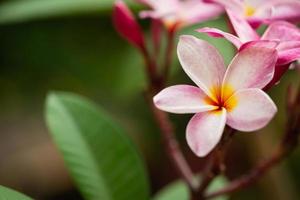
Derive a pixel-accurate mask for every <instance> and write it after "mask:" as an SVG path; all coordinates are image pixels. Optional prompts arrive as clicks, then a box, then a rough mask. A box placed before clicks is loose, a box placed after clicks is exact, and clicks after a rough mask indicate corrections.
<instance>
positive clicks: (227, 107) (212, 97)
mask: <svg viewBox="0 0 300 200" xmlns="http://www.w3.org/2000/svg"><path fill="white" fill-rule="evenodd" d="M262 43H264V42H262ZM177 52H178V57H179V60H180V63H181V65H182V68H183V70H184V71H185V72H186V74H187V75H188V76H189V77H190V78H191V79H192V80H193V81H194V82H195V83H196V85H197V86H198V87H195V86H190V85H175V86H171V87H168V88H166V89H164V90H162V91H161V92H160V93H159V94H157V95H156V96H155V97H154V104H155V105H156V107H157V108H159V109H161V110H164V111H167V112H171V113H178V114H180V113H196V114H195V115H194V116H193V117H192V119H191V120H190V122H189V123H188V125H187V129H186V139H187V142H188V145H189V146H190V148H191V149H192V151H193V152H194V153H195V154H196V155H197V156H200V157H203V156H206V155H207V154H208V153H209V152H210V151H211V150H212V149H213V148H214V147H215V146H216V145H217V143H218V142H219V140H220V138H221V136H222V133H223V130H224V127H225V124H228V125H229V126H231V127H232V128H234V129H237V130H240V131H255V130H258V129H260V128H263V127H264V126H265V125H267V124H268V123H269V121H270V120H271V119H272V118H273V116H274V115H275V113H276V111H277V108H276V105H275V104H274V103H273V101H272V100H271V99H270V97H269V96H268V95H267V94H266V93H265V92H263V91H262V90H261V88H263V87H264V86H265V85H266V84H267V83H268V82H269V81H270V80H271V79H272V77H273V74H274V66H275V62H276V60H277V51H276V50H275V49H269V48H263V47H256V46H250V47H248V48H245V49H243V50H242V51H240V52H239V53H238V54H237V55H236V56H235V57H234V58H233V60H232V61H231V64H230V65H229V66H228V68H227V70H226V69H225V66H224V61H223V59H222V57H221V55H220V54H219V52H218V51H217V49H216V48H215V47H213V46H212V45H210V44H209V43H207V42H206V41H203V40H200V39H197V38H195V37H193V36H181V37H180V40H179V44H178V48H177Z"/></svg>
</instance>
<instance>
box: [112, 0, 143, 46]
mask: <svg viewBox="0 0 300 200" xmlns="http://www.w3.org/2000/svg"><path fill="white" fill-rule="evenodd" d="M113 23H114V26H115V28H116V30H117V31H118V32H119V34H120V35H121V36H122V37H124V38H125V39H126V40H128V42H130V43H131V44H133V45H134V46H136V47H138V48H140V49H144V48H145V43H144V36H143V33H142V31H141V28H140V26H139V24H138V23H137V21H136V20H135V18H134V17H133V14H132V13H131V11H130V10H129V9H128V7H127V6H126V5H125V4H124V3H123V2H122V1H121V0H119V1H117V2H116V3H115V5H114V11H113Z"/></svg>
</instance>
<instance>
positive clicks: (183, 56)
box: [177, 35, 225, 96]
mask: <svg viewBox="0 0 300 200" xmlns="http://www.w3.org/2000/svg"><path fill="white" fill-rule="evenodd" d="M177 53H178V58H179V61H180V63H181V65H182V68H183V70H184V71H185V72H186V73H187V75H188V76H189V77H190V78H191V79H192V80H193V81H194V82H195V83H196V84H197V85H198V86H199V87H200V88H201V89H202V90H203V91H204V92H205V93H206V94H207V95H209V96H211V95H212V94H211V92H210V91H211V90H212V89H213V88H216V87H219V86H220V85H221V83H222V79H223V76H224V73H225V67H224V61H223V58H222V57H221V55H220V54H219V52H218V50H217V49H216V48H215V47H214V46H212V45H210V44H209V43H208V42H206V41H204V40H200V39H197V38H196V37H194V36H188V35H184V36H181V37H180V40H179V43H178V47H177Z"/></svg>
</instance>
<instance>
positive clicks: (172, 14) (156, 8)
mask: <svg viewBox="0 0 300 200" xmlns="http://www.w3.org/2000/svg"><path fill="white" fill-rule="evenodd" d="M138 1H139V2H141V3H143V4H145V5H147V6H149V7H150V8H152V10H148V11H142V12H141V13H140V16H141V17H142V18H146V17H149V18H153V19H160V20H161V21H162V22H163V23H164V25H165V26H166V27H167V28H168V29H174V28H179V27H182V26H187V25H191V24H194V23H198V22H203V21H206V20H210V19H212V18H215V17H217V16H219V15H220V14H221V13H222V12H223V10H224V9H223V8H222V7H221V6H219V5H216V4H213V3H204V2H203V1H202V0H138Z"/></svg>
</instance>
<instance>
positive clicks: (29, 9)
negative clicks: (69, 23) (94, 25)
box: [0, 0, 114, 24]
mask: <svg viewBox="0 0 300 200" xmlns="http://www.w3.org/2000/svg"><path fill="white" fill-rule="evenodd" d="M113 2H114V0H18V1H16V0H14V1H7V2H3V3H1V4H0V24H1V23H12V22H23V21H28V20H32V19H41V18H48V17H57V16H65V15H74V14H85V13H93V12H94V13H96V12H103V11H108V10H111V8H112V5H113Z"/></svg>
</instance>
